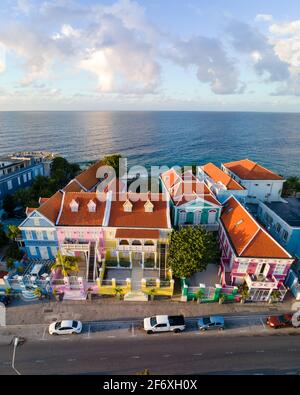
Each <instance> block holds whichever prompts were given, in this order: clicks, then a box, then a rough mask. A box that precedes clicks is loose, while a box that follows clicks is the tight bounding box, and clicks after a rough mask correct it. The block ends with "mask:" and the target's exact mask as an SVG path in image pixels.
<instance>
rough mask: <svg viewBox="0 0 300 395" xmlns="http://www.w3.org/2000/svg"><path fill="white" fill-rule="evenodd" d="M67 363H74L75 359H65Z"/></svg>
mask: <svg viewBox="0 0 300 395" xmlns="http://www.w3.org/2000/svg"><path fill="white" fill-rule="evenodd" d="M67 361H68V362H74V361H76V358H69V359H67Z"/></svg>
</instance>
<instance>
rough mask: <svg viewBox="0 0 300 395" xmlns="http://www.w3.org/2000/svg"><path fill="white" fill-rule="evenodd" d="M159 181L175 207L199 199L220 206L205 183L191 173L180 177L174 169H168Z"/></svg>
mask: <svg viewBox="0 0 300 395" xmlns="http://www.w3.org/2000/svg"><path fill="white" fill-rule="evenodd" d="M161 179H162V180H163V182H164V184H165V186H166V188H167V190H168V192H169V195H170V198H171V199H172V201H173V203H174V204H175V205H176V206H181V205H183V204H185V203H188V202H190V201H193V200H196V199H199V198H200V199H203V200H204V201H207V202H210V203H212V204H214V205H217V206H221V204H220V202H219V201H218V200H217V198H216V197H215V196H214V195H213V194H212V192H211V191H210V190H209V188H208V186H207V185H206V184H205V182H203V181H200V180H198V178H196V177H195V176H194V175H193V174H192V173H191V172H185V173H183V175H182V177H181V176H179V175H178V173H177V172H176V171H175V170H174V169H170V170H169V171H167V172H165V173H163V174H162V175H161Z"/></svg>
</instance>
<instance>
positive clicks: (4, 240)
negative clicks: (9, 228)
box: [0, 224, 8, 247]
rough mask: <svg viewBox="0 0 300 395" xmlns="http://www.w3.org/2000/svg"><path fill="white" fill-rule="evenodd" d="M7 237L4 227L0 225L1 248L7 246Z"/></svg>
mask: <svg viewBox="0 0 300 395" xmlns="http://www.w3.org/2000/svg"><path fill="white" fill-rule="evenodd" d="M7 241H8V240H7V236H6V233H5V232H4V229H3V225H2V224H0V247H3V246H4V245H5V244H7Z"/></svg>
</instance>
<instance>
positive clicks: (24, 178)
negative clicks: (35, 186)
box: [23, 174, 27, 182]
mask: <svg viewBox="0 0 300 395" xmlns="http://www.w3.org/2000/svg"><path fill="white" fill-rule="evenodd" d="M23 181H24V182H27V174H23Z"/></svg>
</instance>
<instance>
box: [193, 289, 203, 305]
mask: <svg viewBox="0 0 300 395" xmlns="http://www.w3.org/2000/svg"><path fill="white" fill-rule="evenodd" d="M203 297H204V292H203V290H202V289H199V290H198V291H197V292H196V294H195V298H196V300H197V303H201V302H202V299H203Z"/></svg>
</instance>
